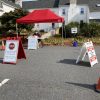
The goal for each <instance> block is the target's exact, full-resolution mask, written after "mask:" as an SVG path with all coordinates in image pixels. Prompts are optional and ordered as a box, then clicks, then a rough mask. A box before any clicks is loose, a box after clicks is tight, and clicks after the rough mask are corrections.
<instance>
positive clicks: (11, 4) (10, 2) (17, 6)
mask: <svg viewBox="0 0 100 100" xmlns="http://www.w3.org/2000/svg"><path fill="white" fill-rule="evenodd" d="M1 2H4V3H6V4H8V5H10V6H13V7H15V8H20V6H19V5H16V4H15V3H13V2H12V1H8V0H1Z"/></svg>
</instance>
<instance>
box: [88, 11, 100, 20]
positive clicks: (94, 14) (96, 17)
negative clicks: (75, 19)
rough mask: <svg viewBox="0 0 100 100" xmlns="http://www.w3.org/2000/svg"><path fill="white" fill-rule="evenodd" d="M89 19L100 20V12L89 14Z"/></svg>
mask: <svg viewBox="0 0 100 100" xmlns="http://www.w3.org/2000/svg"><path fill="white" fill-rule="evenodd" d="M89 19H100V12H91V13H90V16H89Z"/></svg>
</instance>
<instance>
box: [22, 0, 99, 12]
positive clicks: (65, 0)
mask: <svg viewBox="0 0 100 100" xmlns="http://www.w3.org/2000/svg"><path fill="white" fill-rule="evenodd" d="M69 4H70V0H40V1H39V0H38V1H24V2H23V3H22V5H23V9H27V8H28V9H37V8H57V7H59V5H69ZM77 4H79V5H80V4H87V5H88V6H89V9H90V11H91V12H93V11H100V7H97V6H96V5H97V4H100V0H77Z"/></svg>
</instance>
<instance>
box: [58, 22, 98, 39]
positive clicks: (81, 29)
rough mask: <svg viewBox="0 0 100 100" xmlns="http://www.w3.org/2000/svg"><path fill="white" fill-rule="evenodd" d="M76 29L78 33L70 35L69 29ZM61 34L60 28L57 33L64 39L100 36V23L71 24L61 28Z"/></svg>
mask: <svg viewBox="0 0 100 100" xmlns="http://www.w3.org/2000/svg"><path fill="white" fill-rule="evenodd" d="M73 27H77V28H78V33H77V34H72V33H71V28H73ZM63 30H64V31H63V34H62V27H61V28H60V30H59V33H60V34H61V35H63V37H64V38H68V37H76V36H85V37H96V36H100V23H97V22H90V23H78V22H71V23H69V24H68V25H65V27H63Z"/></svg>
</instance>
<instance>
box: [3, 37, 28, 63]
mask: <svg viewBox="0 0 100 100" xmlns="http://www.w3.org/2000/svg"><path fill="white" fill-rule="evenodd" d="M22 58H24V59H26V55H25V52H24V48H23V46H22V42H21V38H16V37H13V38H8V39H7V40H6V47H5V51H4V59H3V63H10V64H16V62H17V59H22Z"/></svg>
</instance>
